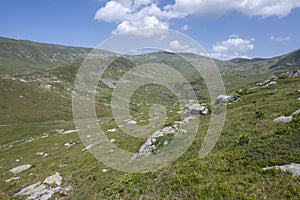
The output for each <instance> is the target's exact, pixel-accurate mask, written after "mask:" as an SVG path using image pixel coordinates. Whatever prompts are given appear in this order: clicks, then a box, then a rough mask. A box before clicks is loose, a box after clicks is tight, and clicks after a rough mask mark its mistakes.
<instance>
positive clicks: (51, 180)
mask: <svg viewBox="0 0 300 200" xmlns="http://www.w3.org/2000/svg"><path fill="white" fill-rule="evenodd" d="M61 181H62V177H61V176H60V175H59V173H58V172H56V173H55V174H54V175H52V176H49V177H47V178H46V179H45V180H44V183H46V184H49V185H54V184H56V185H57V186H60V185H61Z"/></svg>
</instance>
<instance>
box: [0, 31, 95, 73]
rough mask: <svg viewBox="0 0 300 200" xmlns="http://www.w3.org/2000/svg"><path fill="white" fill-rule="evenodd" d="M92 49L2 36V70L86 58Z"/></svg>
mask: <svg viewBox="0 0 300 200" xmlns="http://www.w3.org/2000/svg"><path fill="white" fill-rule="evenodd" d="M90 51H91V49H89V48H82V47H67V46H61V45H55V44H43V43H37V42H32V41H27V40H15V39H9V38H3V37H0V71H1V72H2V73H14V72H20V71H24V70H26V71H31V70H38V69H41V68H42V69H44V68H47V67H51V66H55V65H58V64H64V63H71V62H73V61H75V60H78V59H80V58H84V57H85V56H86V55H87V54H88V53H89V52H90Z"/></svg>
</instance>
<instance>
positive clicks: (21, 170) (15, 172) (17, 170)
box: [9, 164, 31, 174]
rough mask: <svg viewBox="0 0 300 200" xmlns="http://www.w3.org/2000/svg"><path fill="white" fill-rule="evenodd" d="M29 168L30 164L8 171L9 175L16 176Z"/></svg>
mask: <svg viewBox="0 0 300 200" xmlns="http://www.w3.org/2000/svg"><path fill="white" fill-rule="evenodd" d="M30 167H31V165H30V164H26V165H21V166H18V167H15V168H12V169H11V170H9V171H10V172H11V173H13V174H18V173H20V172H23V171H25V170H28V169H29V168H30Z"/></svg>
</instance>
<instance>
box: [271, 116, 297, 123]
mask: <svg viewBox="0 0 300 200" xmlns="http://www.w3.org/2000/svg"><path fill="white" fill-rule="evenodd" d="M292 119H293V116H288V117H286V116H281V117H277V118H276V119H274V120H273V122H282V123H288V122H291V121H292Z"/></svg>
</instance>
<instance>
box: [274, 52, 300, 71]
mask: <svg viewBox="0 0 300 200" xmlns="http://www.w3.org/2000/svg"><path fill="white" fill-rule="evenodd" d="M278 58H279V60H278V61H277V62H276V63H275V64H274V65H272V66H271V67H270V68H294V67H295V66H298V67H299V68H300V49H298V50H296V51H293V52H291V53H288V54H285V55H283V56H279V57H278Z"/></svg>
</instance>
